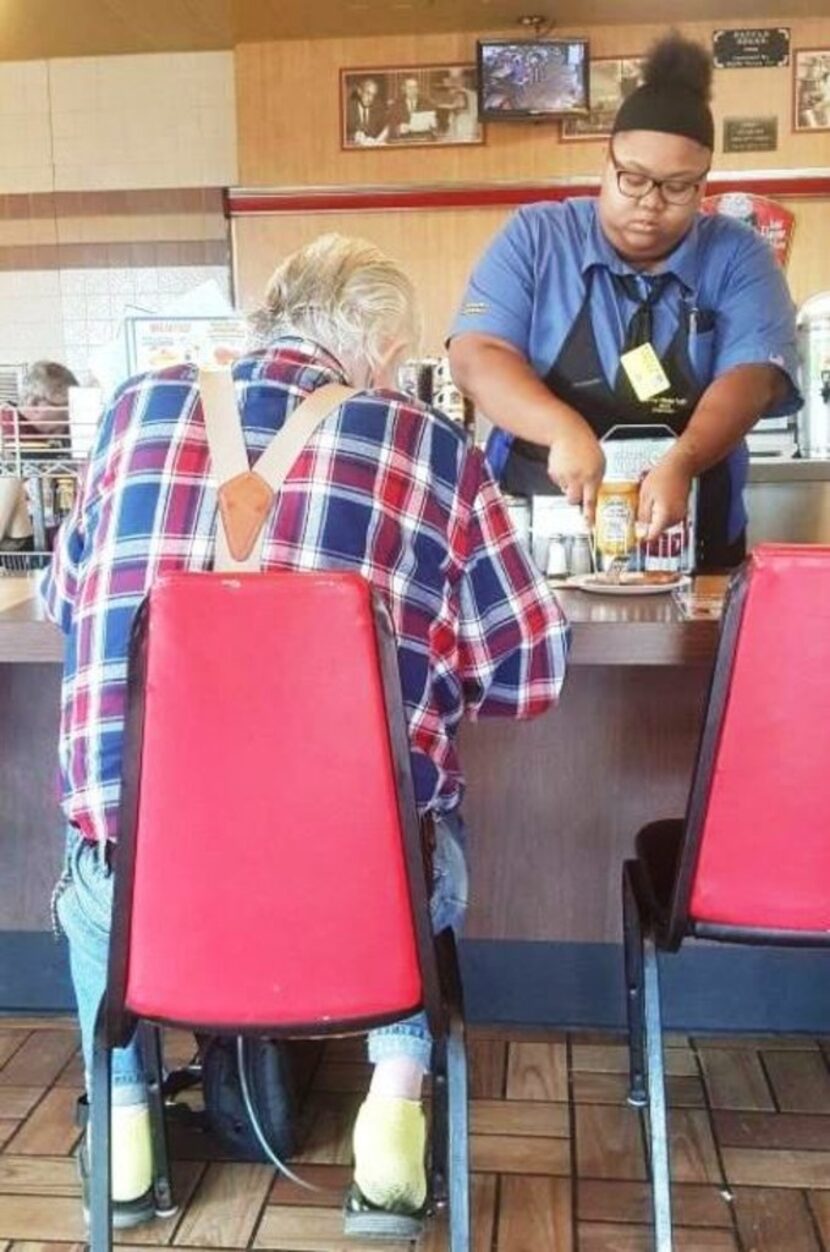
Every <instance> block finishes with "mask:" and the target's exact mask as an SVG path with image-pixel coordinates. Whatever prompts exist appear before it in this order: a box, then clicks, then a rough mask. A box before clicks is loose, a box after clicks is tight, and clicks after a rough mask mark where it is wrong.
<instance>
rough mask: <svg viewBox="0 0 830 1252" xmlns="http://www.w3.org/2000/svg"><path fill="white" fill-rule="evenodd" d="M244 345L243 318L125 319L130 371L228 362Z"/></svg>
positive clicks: (226, 363)
mask: <svg viewBox="0 0 830 1252" xmlns="http://www.w3.org/2000/svg"><path fill="white" fill-rule="evenodd" d="M246 344H247V329H246V324H245V319H244V318H243V317H149V316H148V317H131V318H128V319H127V352H128V368H129V370H130V372H131V373H134V374H141V373H144V372H145V371H146V370H161V369H167V368H168V367H169V366H171V365H184V364H188V363H191V362H192V363H193V364H195V365H199V366H204V365H230V364H231V362H232V361H235V360H236V359H237V357H240V356H242V354H243V353H244V351H245V348H246Z"/></svg>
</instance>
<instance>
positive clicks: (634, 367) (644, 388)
mask: <svg viewBox="0 0 830 1252" xmlns="http://www.w3.org/2000/svg"><path fill="white" fill-rule="evenodd" d="M620 365H621V366H622V367H623V369H624V370H625V372H626V375H627V376H628V381H629V382H630V383H631V386H632V387H633V388H634V394H635V396H636V397H637V399H638V400H643V401H645V400H650V399H651V397H652V396H659V395H660V393H661V392H663V391H667V390H668V389H669V387H670V386H671V383H670V382H669V380H668V378H667V377H666V371H665V370H664V369H663V366H662V365H661V364H660V358H659V357H658V355H657V353H656V352H655V351H654V348H653V347H652V346H651V344H650V343H644V344H641V345H640V347H639V348H632V349H631V351H630V352H624V353H623V354H622V356H621V357H620Z"/></svg>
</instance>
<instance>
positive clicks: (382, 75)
mask: <svg viewBox="0 0 830 1252" xmlns="http://www.w3.org/2000/svg"><path fill="white" fill-rule="evenodd" d="M340 134H341V146H342V147H343V148H347V149H365V148H399V147H410V148H411V147H436V146H437V147H442V146H448V145H450V144H475V143H482V142H483V139H484V136H483V132H482V127H481V121H480V119H479V115H478V92H477V84H476V67H475V66H474V65H404V66H397V67H384V68H377V67H374V66H372V67H367V68H364V69H361V68H357V69H344V70H341V71H340Z"/></svg>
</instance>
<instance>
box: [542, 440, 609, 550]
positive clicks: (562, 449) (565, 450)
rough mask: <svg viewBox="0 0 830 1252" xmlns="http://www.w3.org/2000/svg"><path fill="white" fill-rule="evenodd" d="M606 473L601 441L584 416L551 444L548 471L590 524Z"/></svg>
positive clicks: (591, 524) (592, 520) (569, 501)
mask: <svg viewBox="0 0 830 1252" xmlns="http://www.w3.org/2000/svg"><path fill="white" fill-rule="evenodd" d="M604 473H605V453H604V452H603V450H602V445H601V443H600V442H599V440H598V439H597V437H596V435H595V434H594V432H593V431H592V430H591V428H590V426H588V424H587V423H586V422H584V421H582V419H581V418H580V419H579V421H578V422H574V423H573V425H572V426H569V427H568V429H567V430H566V431H564V432H563V433H562V434H561V435H558V436H557V438H556V439H555V440H554V441H553V443H552V444H551V448H550V453H549V455H548V474H549V475H550V477H551V479H552V480H553V482H555V483H556V485H557V487H558V488H559V489H560V491H561V492H562V493H563V494H564V495H565V496H567V498H568V503H569V504H578V505H580V507H581V508H582V512H583V514H584V516H585V520H586V522H587V523H588V525H589V526H593V524H594V514H595V512H596V506H597V492H598V491H599V486H600V483H601V482H602V476H603V474H604Z"/></svg>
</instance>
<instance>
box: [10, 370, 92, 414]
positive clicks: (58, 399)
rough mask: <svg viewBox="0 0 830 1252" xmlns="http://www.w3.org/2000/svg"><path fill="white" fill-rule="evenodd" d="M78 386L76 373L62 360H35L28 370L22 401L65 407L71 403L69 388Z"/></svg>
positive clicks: (22, 402)
mask: <svg viewBox="0 0 830 1252" xmlns="http://www.w3.org/2000/svg"><path fill="white" fill-rule="evenodd" d="M77 386H78V380H77V378H76V377H75V375H74V374H73V373H72V371H71V370H70V369H67V368H66V366H65V365H61V364H60V362H58V361H34V362H33V363H32V364H31V365H30V366H29V368H28V369H27V371H26V377H25V378H24V380H23V386H22V388H21V396H20V403H21V404H23V405H27V404H32V405H37V404H42V405H51V406H52V407H53V408H58V409H63V408H66V406H67V404H68V403H69V388H70V387H77Z"/></svg>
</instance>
